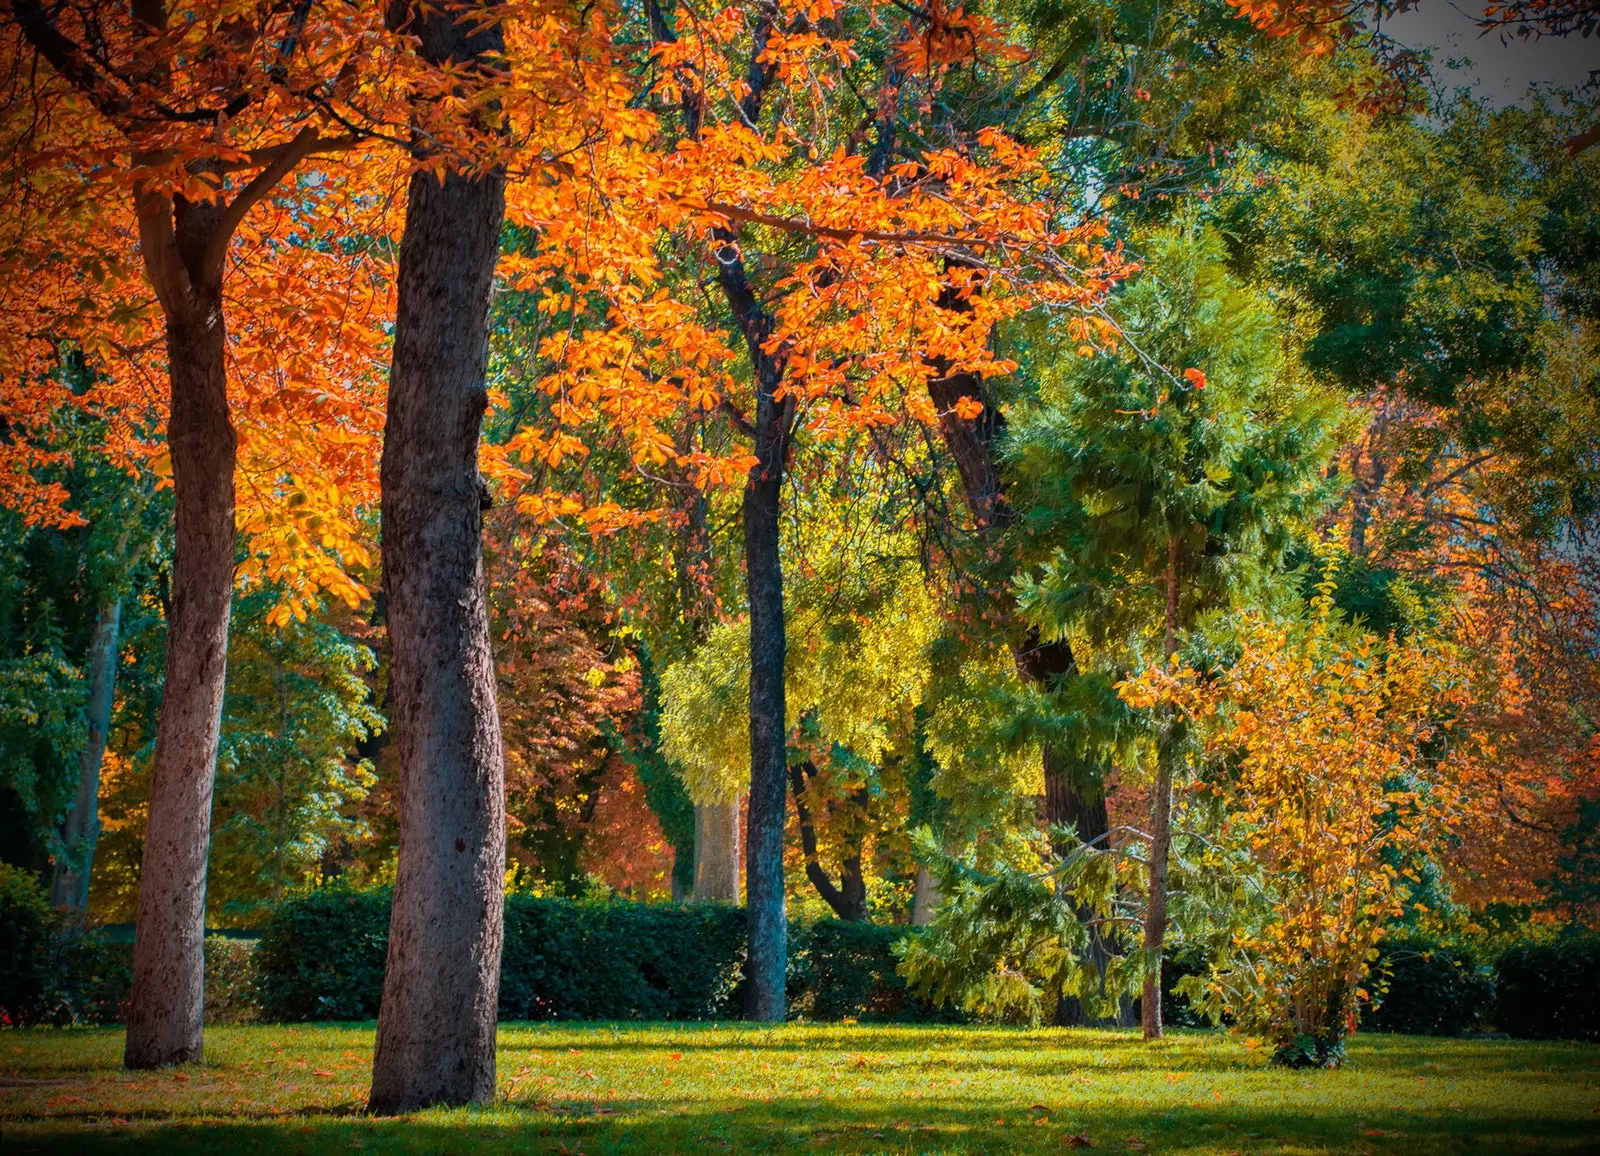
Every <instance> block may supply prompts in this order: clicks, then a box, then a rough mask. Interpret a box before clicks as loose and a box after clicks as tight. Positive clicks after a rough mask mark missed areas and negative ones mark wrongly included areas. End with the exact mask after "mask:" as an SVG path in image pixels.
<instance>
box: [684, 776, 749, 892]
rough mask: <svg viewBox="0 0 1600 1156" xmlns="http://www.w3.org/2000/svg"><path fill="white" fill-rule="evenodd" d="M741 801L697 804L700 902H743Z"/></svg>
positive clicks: (696, 882)
mask: <svg viewBox="0 0 1600 1156" xmlns="http://www.w3.org/2000/svg"><path fill="white" fill-rule="evenodd" d="M739 802H740V801H739V800H738V799H735V800H734V801H733V802H731V803H705V804H701V803H696V804H695V808H694V901H695V902H696V903H733V904H737V903H738V902H739V868H740V865H741V861H742V856H741V854H740V847H739Z"/></svg>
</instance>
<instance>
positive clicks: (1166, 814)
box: [1139, 535, 1178, 1040]
mask: <svg viewBox="0 0 1600 1156" xmlns="http://www.w3.org/2000/svg"><path fill="white" fill-rule="evenodd" d="M1166 594H1167V613H1166V624H1165V633H1164V637H1163V642H1162V648H1161V650H1162V655H1163V657H1165V658H1167V659H1171V658H1172V656H1173V655H1174V654H1176V653H1177V650H1178V538H1177V535H1173V536H1172V537H1171V538H1169V539H1168V541H1167V573H1166ZM1175 727H1176V723H1174V724H1172V725H1171V726H1169V728H1168V732H1167V734H1166V735H1165V736H1164V738H1163V740H1162V742H1161V748H1160V751H1159V752H1158V754H1157V756H1156V781H1155V785H1154V787H1153V788H1152V789H1151V792H1150V902H1149V905H1148V906H1147V907H1146V908H1145V914H1144V953H1145V977H1144V996H1143V998H1142V999H1141V1000H1140V1009H1139V1010H1140V1018H1141V1020H1142V1021H1143V1028H1144V1038H1145V1039H1147V1040H1159V1039H1160V1038H1161V1035H1162V1029H1161V952H1162V950H1163V949H1164V948H1165V946H1166V937H1167V860H1168V858H1169V857H1170V855H1171V852H1172V760H1173V759H1175V758H1177V750H1176V737H1177V736H1176V734H1175V733H1174V729H1175Z"/></svg>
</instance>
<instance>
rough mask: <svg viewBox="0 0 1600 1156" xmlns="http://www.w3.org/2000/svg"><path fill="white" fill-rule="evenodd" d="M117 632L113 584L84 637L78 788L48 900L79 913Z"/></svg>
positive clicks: (117, 592) (96, 827) (96, 826)
mask: <svg viewBox="0 0 1600 1156" xmlns="http://www.w3.org/2000/svg"><path fill="white" fill-rule="evenodd" d="M121 633H122V597H121V589H120V587H119V586H117V585H115V584H113V587H112V591H111V596H110V597H109V598H107V600H106V602H105V604H104V605H102V606H101V607H100V613H99V614H98V615H97V616H96V617H95V623H94V634H93V635H92V636H91V637H90V639H89V662H88V667H89V701H88V702H87V703H85V704H84V712H83V713H84V724H85V727H84V729H85V734H84V742H83V752H82V754H80V755H79V758H78V790H77V792H76V794H75V795H74V797H73V800H72V810H70V811H69V812H67V821H66V822H65V823H63V824H62V825H61V842H62V843H63V844H64V845H65V846H66V849H67V854H66V855H65V856H58V857H57V858H56V862H55V868H54V871H53V872H52V874H51V877H50V902H51V903H52V904H53V905H55V906H56V907H65V908H67V909H68V910H70V911H77V912H82V911H84V910H85V909H86V908H87V907H88V906H89V878H90V876H91V875H92V873H93V871H94V849H95V844H96V843H98V842H99V840H100V766H101V764H102V763H103V762H104V761H105V755H106V737H107V735H109V734H110V731H111V702H112V698H113V696H114V694H115V691H116V678H117V640H118V638H119V637H120V635H121Z"/></svg>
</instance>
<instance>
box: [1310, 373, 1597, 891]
mask: <svg viewBox="0 0 1600 1156" xmlns="http://www.w3.org/2000/svg"><path fill="white" fill-rule="evenodd" d="M1480 392H1482V393H1484V394H1486V396H1477V394H1474V395H1473V399H1472V401H1471V404H1472V405H1474V406H1476V407H1479V408H1484V409H1486V413H1485V416H1487V417H1491V418H1493V419H1495V420H1499V419H1500V418H1501V416H1502V415H1499V414H1497V413H1495V412H1493V411H1494V407H1495V405H1496V404H1497V402H1496V400H1495V398H1494V396H1493V395H1492V394H1489V393H1488V391H1480ZM1371 404H1372V421H1371V424H1370V425H1369V426H1368V429H1367V431H1366V433H1365V435H1364V436H1363V437H1362V438H1361V439H1360V440H1359V441H1358V442H1356V443H1355V444H1354V445H1353V446H1352V448H1351V449H1350V451H1349V452H1348V454H1347V457H1346V462H1345V465H1346V468H1347V470H1348V471H1349V472H1350V474H1351V477H1352V481H1353V485H1352V487H1351V490H1350V495H1349V498H1348V500H1347V503H1346V505H1345V506H1344V507H1343V509H1341V510H1340V511H1339V514H1338V518H1337V520H1336V522H1335V526H1334V528H1335V530H1336V532H1338V533H1339V534H1340V535H1341V536H1342V537H1343V538H1344V540H1345V541H1346V542H1347V543H1348V546H1349V548H1350V551H1351V553H1352V555H1353V556H1354V557H1355V558H1356V559H1357V560H1358V561H1361V562H1363V563H1366V564H1367V565H1369V566H1371V567H1374V568H1380V569H1391V570H1394V571H1397V572H1398V573H1399V574H1400V575H1402V576H1403V577H1404V578H1405V579H1407V580H1408V581H1410V582H1411V583H1413V584H1414V586H1415V587H1417V588H1418V589H1419V590H1422V589H1427V588H1429V587H1433V588H1434V593H1433V597H1435V598H1437V599H1440V600H1441V601H1442V602H1443V603H1444V604H1445V605H1446V607H1447V608H1448V613H1447V615H1446V617H1445V618H1444V620H1443V621H1442V622H1441V623H1439V624H1438V626H1437V630H1438V631H1439V632H1440V633H1441V634H1443V635H1444V636H1445V637H1446V638H1447V639H1449V640H1450V641H1451V642H1452V643H1453V644H1454V645H1455V647H1456V648H1457V651H1458V653H1459V654H1460V656H1461V661H1462V663H1463V673H1464V674H1465V675H1466V676H1468V677H1470V680H1471V686H1472V694H1471V699H1470V701H1469V702H1468V703H1467V704H1466V705H1465V707H1464V715H1463V725H1465V726H1468V727H1470V729H1471V730H1472V732H1473V733H1474V735H1475V736H1476V743H1477V745H1478V747H1479V749H1480V751H1481V757H1480V758H1478V759H1476V760H1475V761H1474V762H1473V763H1472V764H1471V766H1470V775H1471V778H1470V781H1469V786H1470V790H1471V793H1472V794H1473V795H1474V797H1475V798H1476V799H1477V801H1478V805H1476V806H1475V807H1473V808H1472V809H1470V811H1468V812H1466V813H1464V814H1463V816H1462V817H1461V820H1460V828H1459V834H1460V835H1461V839H1460V841H1459V843H1457V844H1456V845H1455V846H1454V847H1453V848H1452V849H1451V850H1450V852H1449V854H1448V857H1447V864H1448V865H1449V866H1450V868H1451V874H1450V878H1451V882H1452V885H1453V889H1454V892H1455V896H1456V898H1457V899H1458V900H1460V901H1462V902H1464V903H1467V904H1469V905H1472V906H1475V907H1476V906H1481V905H1483V904H1486V903H1490V902H1512V903H1531V902H1534V901H1536V900H1537V899H1538V898H1539V891H1538V887H1537V881H1538V880H1540V879H1543V878H1549V877H1550V875H1551V872H1552V870H1553V868H1554V862H1555V857H1556V855H1557V853H1558V852H1559V850H1560V833H1561V831H1562V830H1563V829H1564V828H1565V827H1567V826H1568V825H1569V824H1570V823H1571V822H1572V820H1573V818H1574V816H1575V815H1576V813H1577V808H1578V805H1579V803H1580V802H1581V801H1582V800H1584V799H1592V798H1595V797H1597V796H1600V745H1597V742H1600V739H1597V734H1596V729H1595V727H1596V723H1595V720H1596V719H1600V659H1597V658H1596V655H1597V654H1600V650H1597V643H1600V561H1597V560H1596V559H1595V558H1594V556H1593V552H1592V550H1587V549H1585V548H1584V545H1583V543H1581V542H1578V541H1574V540H1572V539H1570V538H1568V539H1558V540H1556V541H1554V542H1551V541H1547V540H1544V539H1543V538H1542V537H1540V536H1539V535H1537V534H1533V533H1522V532H1519V530H1518V528H1517V526H1516V525H1514V524H1510V523H1508V521H1507V519H1506V517H1505V516H1503V511H1504V508H1505V507H1507V506H1511V507H1513V509H1514V508H1515V505H1516V504H1517V503H1518V502H1520V501H1521V500H1522V498H1523V495H1524V494H1525V493H1526V491H1527V489H1528V485H1527V481H1526V479H1525V478H1524V477H1523V476H1522V475H1521V474H1520V473H1519V465H1518V463H1517V462H1516V461H1515V460H1514V459H1512V458H1510V457H1509V456H1507V455H1503V454H1497V453H1494V452H1491V451H1483V452H1478V453H1469V452H1466V451H1464V450H1462V449H1461V448H1460V447H1459V446H1458V445H1457V444H1456V443H1455V442H1454V440H1453V439H1452V438H1451V437H1450V434H1449V430H1448V428H1447V423H1446V418H1447V417H1448V415H1447V414H1445V413H1443V412H1441V411H1437V410H1433V409H1430V408H1429V407H1427V406H1425V405H1423V404H1422V403H1418V402H1412V401H1407V400H1404V399H1402V398H1400V397H1399V396H1398V395H1395V394H1391V393H1385V394H1381V395H1379V396H1377V397H1375V398H1374V399H1373V400H1372V403H1371Z"/></svg>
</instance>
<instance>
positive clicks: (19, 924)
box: [0, 863, 132, 1025]
mask: <svg viewBox="0 0 1600 1156" xmlns="http://www.w3.org/2000/svg"><path fill="white" fill-rule="evenodd" d="M130 955H131V952H130V951H129V949H128V946H127V945H126V944H118V943H112V942H110V941H109V940H108V939H107V938H106V937H105V936H104V935H103V934H101V933H100V932H99V931H98V930H97V929H95V928H93V927H90V926H88V925H86V924H85V923H83V922H82V921H81V920H80V919H78V918H76V917H75V916H73V915H71V914H69V913H67V912H63V911H58V910H56V909H55V908H53V907H51V906H50V901H49V899H48V898H47V897H46V895H45V891H44V887H43V886H42V885H41V884H40V882H39V880H38V879H37V878H35V877H34V875H33V874H32V873H31V872H28V871H23V870H21V869H19V868H16V867H11V866H8V865H6V864H3V863H0V1024H19V1025H26V1024H57V1025H66V1024H98V1023H110V1022H113V1021H115V1020H117V1019H119V1018H121V1015H122V1011H123V1007H124V1005H125V1004H126V1001H127V998H128V988H129V986H130V983H131V979H132V976H131V973H130V971H129V968H128V964H129V960H130Z"/></svg>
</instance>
